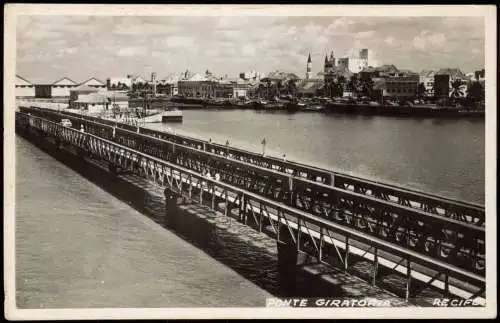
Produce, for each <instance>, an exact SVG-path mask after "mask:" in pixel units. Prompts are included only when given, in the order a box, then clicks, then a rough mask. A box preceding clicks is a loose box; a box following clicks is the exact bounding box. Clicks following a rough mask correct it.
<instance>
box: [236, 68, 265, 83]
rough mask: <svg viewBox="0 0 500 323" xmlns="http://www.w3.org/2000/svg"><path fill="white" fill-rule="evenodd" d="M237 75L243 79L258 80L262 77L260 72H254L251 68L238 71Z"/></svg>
mask: <svg viewBox="0 0 500 323" xmlns="http://www.w3.org/2000/svg"><path fill="white" fill-rule="evenodd" d="M239 76H240V79H243V80H246V81H249V80H253V81H259V80H260V79H261V77H262V74H261V73H260V72H256V71H254V70H251V71H248V72H244V73H240V75H239Z"/></svg>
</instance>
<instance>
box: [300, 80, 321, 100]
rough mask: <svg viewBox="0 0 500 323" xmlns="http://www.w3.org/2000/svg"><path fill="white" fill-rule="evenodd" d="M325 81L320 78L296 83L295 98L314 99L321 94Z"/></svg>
mask: <svg viewBox="0 0 500 323" xmlns="http://www.w3.org/2000/svg"><path fill="white" fill-rule="evenodd" d="M324 86H325V81H324V80H322V79H320V78H313V79H306V80H302V81H299V82H298V83H297V96H299V97H314V96H318V95H320V94H321V93H322V91H323V88H324Z"/></svg>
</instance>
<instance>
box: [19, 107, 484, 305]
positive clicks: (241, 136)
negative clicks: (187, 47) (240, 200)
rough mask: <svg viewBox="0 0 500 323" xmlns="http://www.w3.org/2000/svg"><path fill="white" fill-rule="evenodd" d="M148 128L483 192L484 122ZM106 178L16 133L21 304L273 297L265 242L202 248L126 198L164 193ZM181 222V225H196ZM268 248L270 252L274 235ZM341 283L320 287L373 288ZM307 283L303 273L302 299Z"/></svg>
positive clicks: (240, 114) (269, 118)
mask: <svg viewBox="0 0 500 323" xmlns="http://www.w3.org/2000/svg"><path fill="white" fill-rule="evenodd" d="M150 127H154V128H156V129H162V130H175V131H176V132H180V133H184V134H188V135H192V136H194V137H198V138H202V139H208V138H212V140H213V141H216V142H221V143H224V142H225V141H226V140H229V141H230V144H231V145H233V146H239V147H242V148H247V149H251V150H255V151H261V150H262V147H261V145H260V142H261V140H262V138H264V137H265V138H266V141H267V147H266V152H267V153H269V154H273V155H277V156H281V155H282V154H283V153H286V157H287V158H288V159H295V160H299V161H303V162H308V163H312V164H316V165H318V166H322V167H326V168H330V169H334V170H340V171H343V172H348V173H353V174H358V175H363V176H365V177H370V178H376V179H382V180H386V181H390V182H394V183H399V184H402V185H405V186H409V187H412V188H416V189H422V190H426V191H430V192H434V193H437V194H441V195H446V196H450V197H455V198H459V199H462V200H470V201H474V202H478V203H483V199H484V140H485V139H484V122H482V121H472V120H439V121H438V120H431V119H427V120H421V119H397V118H382V117H356V116H342V115H336V116H333V115H330V116H327V115H321V114H313V113H311V114H308V113H298V114H279V113H259V112H255V111H237V110H236V111H189V110H188V111H184V122H183V123H182V124H168V125H162V124H156V125H150ZM102 176H103V175H102V174H101V173H95V174H93V175H92V176H90V175H89V174H87V175H86V176H85V177H84V176H82V174H79V173H77V172H75V170H74V169H72V168H70V167H68V166H66V165H64V164H62V163H60V162H58V161H57V160H55V159H54V158H53V157H51V156H50V155H47V154H46V153H45V152H43V151H42V150H40V149H38V148H37V147H35V146H33V145H32V144H31V143H28V142H27V141H25V140H24V139H21V138H19V137H16V302H17V306H18V307H20V308H61V307H64V308H68V307H69V308H78V307H200V306H210V307H217V306H263V305H264V301H265V298H266V297H270V296H271V295H280V293H279V291H278V287H279V286H278V285H279V283H278V281H277V278H276V275H277V273H276V268H275V267H276V257H275V255H273V254H269V255H264V254H263V253H262V252H261V251H259V250H258V249H259V248H256V247H255V246H253V244H255V241H257V240H259V239H261V238H260V237H257V236H249V239H250V240H251V241H253V242H252V243H249V242H248V241H245V240H239V239H235V238H234V235H231V234H230V232H229V231H228V232H227V233H224V232H220V233H219V234H218V236H217V237H216V238H215V239H212V238H210V239H208V240H210V241H209V243H208V244H207V245H206V246H205V247H203V248H200V247H199V246H196V245H195V244H194V243H193V242H192V241H191V239H189V238H186V237H182V235H179V233H178V232H177V233H174V232H173V231H171V230H168V229H165V228H164V227H163V226H162V225H160V224H159V223H158V221H156V219H154V217H153V216H145V214H146V213H147V212H146V211H145V210H139V209H138V208H137V207H135V208H132V206H131V205H129V204H128V203H126V202H123V201H124V200H133V199H135V200H138V201H140V202H141V203H143V204H148V205H149V207H150V208H151V207H153V206H154V205H157V206H156V207H157V208H161V206H162V203H163V202H162V200H161V198H160V199H159V200H158V201H154V200H155V197H152V196H149V195H146V194H144V193H143V192H142V191H139V190H138V191H131V189H130V188H128V189H123V191H127V192H128V193H127V194H128V195H129V196H128V197H123V196H122V197H117V194H109V193H110V192H119V191H120V187H122V185H124V184H123V183H117V182H116V183H114V182H112V181H108V180H106V179H103V178H100V177H102ZM92 177H93V179H92V180H90V179H89V178H92ZM99 180H100V182H103V183H107V184H106V185H107V186H106V187H104V188H103V186H102V185H97V184H96V183H97V182H99ZM148 190H149V189H148ZM148 190H147V191H148ZM120 194H121V193H120ZM118 195H119V194H118ZM152 205H153V206H152ZM153 208H154V207H153ZM151 213H154V212H151ZM157 213H162V212H157ZM155 221H156V222H155ZM186 223H187V224H186V226H187V228H185V231H187V232H189V231H193V229H192V228H193V227H197V226H198V225H199V223H198V222H191V221H187V222H186ZM234 228H235V227H234V226H233V227H232V229H231V230H235V229H234ZM236 234H238V232H236ZM193 235H195V236H196V235H201V236H202V235H203V234H200V233H197V232H196V230H194V233H193ZM247 237H248V235H247ZM245 239H247V238H245ZM247 240H248V239H247ZM262 241H265V240H262ZM265 244H266V245H267V246H268V249H273V246H274V243H273V242H272V241H271V242H266V243H265ZM274 249H275V248H274ZM346 279H348V281H347V280H345V281H343V282H342V284H341V286H344V287H342V288H337V289H329V290H328V291H325V293H328V294H327V295H329V296H340V295H353V294H352V293H357V294H358V295H363V293H365V292H360V291H364V290H367V289H368V287H366V285H362V284H361V285H359V282H357V281H353V280H352V279H350V278H346ZM312 285H313V284H310V282H309V281H308V280H307V281H306V280H304V281H303V282H302V286H301V287H300V288H301V293H302V295H306V294H307V293H306V291H305V290H306V287H307V286H312ZM322 285H324V284H322ZM352 286H356V287H352ZM313 289H314V292H316V290H317V289H316V288H313V287H311V290H313ZM347 289H352V290H353V291H352V292H350V293H351V294H348V293H347V292H346V290H347ZM372 292H373V293H375V295H377V297H379V295H381V293H380V292H379V291H372ZM360 293H361V294H360ZM365 294H366V293H365ZM325 296H326V294H325Z"/></svg>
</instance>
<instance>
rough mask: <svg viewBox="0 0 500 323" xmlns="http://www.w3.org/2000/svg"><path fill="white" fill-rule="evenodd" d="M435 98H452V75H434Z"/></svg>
mask: <svg viewBox="0 0 500 323" xmlns="http://www.w3.org/2000/svg"><path fill="white" fill-rule="evenodd" d="M434 96H435V97H437V98H448V97H449V96H450V75H448V74H437V73H436V74H435V75H434Z"/></svg>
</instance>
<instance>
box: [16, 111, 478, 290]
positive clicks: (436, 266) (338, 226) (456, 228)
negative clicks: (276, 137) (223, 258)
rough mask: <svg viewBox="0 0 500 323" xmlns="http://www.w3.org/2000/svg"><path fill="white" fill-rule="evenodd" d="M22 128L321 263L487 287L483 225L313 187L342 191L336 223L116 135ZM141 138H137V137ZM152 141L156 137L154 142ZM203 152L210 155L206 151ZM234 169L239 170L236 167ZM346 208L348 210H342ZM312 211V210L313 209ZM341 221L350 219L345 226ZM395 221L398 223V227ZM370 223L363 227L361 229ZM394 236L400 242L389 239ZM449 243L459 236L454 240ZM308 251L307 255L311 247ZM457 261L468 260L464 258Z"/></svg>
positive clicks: (54, 126)
mask: <svg viewBox="0 0 500 323" xmlns="http://www.w3.org/2000/svg"><path fill="white" fill-rule="evenodd" d="M75 121H76V120H75ZM16 123H17V126H18V128H24V129H26V128H27V129H31V128H34V129H36V130H37V131H42V132H43V133H44V134H46V135H50V136H54V137H55V138H56V139H57V140H61V141H63V142H66V143H68V144H72V145H75V146H76V147H79V149H82V150H85V151H87V152H88V153H91V154H92V155H96V156H99V157H100V158H103V159H104V160H107V161H108V162H111V163H115V164H116V165H119V166H121V167H123V168H124V169H129V170H131V171H134V172H138V173H139V174H141V175H142V176H145V177H146V178H148V179H149V180H152V181H153V182H154V183H158V184H159V185H163V186H168V187H171V188H173V189H176V190H178V191H179V192H182V193H183V194H186V195H187V196H188V197H189V198H194V196H197V194H199V197H200V199H203V195H204V194H203V192H205V193H209V194H211V195H212V205H215V204H217V203H215V202H216V201H215V200H216V199H218V200H219V201H221V202H224V203H225V205H226V209H227V211H226V212H231V211H232V209H237V210H238V212H239V214H240V215H241V217H242V218H244V219H245V221H246V219H251V218H252V217H253V218H254V219H258V222H259V221H260V222H262V219H265V220H267V221H269V222H270V223H271V224H272V225H274V227H275V229H276V233H277V234H278V240H280V237H279V233H280V232H281V231H280V227H282V226H283V227H286V228H287V230H288V234H289V236H290V237H291V239H292V240H293V241H294V242H296V243H298V242H299V241H303V240H307V241H309V242H310V245H309V247H310V248H312V250H308V251H307V252H311V253H312V254H313V255H315V256H317V257H318V259H320V260H322V259H324V258H325V254H328V253H329V252H330V251H333V255H334V256H335V257H337V258H340V259H341V261H343V262H344V263H345V264H346V266H347V265H348V262H347V255H348V254H350V253H351V254H352V253H354V254H362V255H363V257H365V258H367V259H369V260H371V261H373V262H374V263H376V265H377V266H378V265H381V266H385V267H388V268H392V270H396V271H400V272H401V273H403V274H406V275H407V276H408V277H410V278H413V279H418V280H423V281H425V282H427V283H429V284H433V285H435V286H436V285H439V286H441V287H442V288H443V289H445V290H447V291H452V289H453V287H454V286H457V285H460V284H459V283H456V284H455V282H458V281H461V280H463V281H467V282H474V283H475V284H476V286H482V285H484V282H485V281H484V253H482V251H481V248H484V227H482V225H481V226H478V225H473V224H471V223H467V222H465V221H458V220H455V219H450V218H445V217H442V216H436V215H435V214H432V213H429V212H425V211H422V210H415V209H414V208H411V207H407V206H404V205H399V204H397V203H391V202H387V201H383V200H380V199H374V198H373V197H370V196H366V195H363V194H359V193H355V192H349V191H347V190H341V189H338V188H335V187H331V186H328V185H326V184H320V183H313V184H314V187H315V189H316V190H317V192H322V189H326V188H327V189H328V190H333V191H334V195H333V196H330V197H329V200H328V201H327V202H328V203H330V206H331V207H333V208H334V209H335V211H334V213H335V214H334V215H333V216H330V217H325V216H317V215H316V214H314V213H313V212H307V211H305V210H301V209H298V208H297V207H296V206H297V204H292V205H287V204H286V203H283V200H280V199H276V196H275V195H273V196H272V197H273V198H269V197H270V196H269V195H268V194H267V195H266V194H263V192H262V191H260V193H258V191H254V192H252V191H249V190H248V185H245V184H243V185H241V184H240V185H234V184H238V181H229V180H228V182H221V181H215V180H212V179H208V178H205V177H204V176H203V175H201V174H200V172H197V171H194V170H192V169H191V170H190V169H186V168H185V167H183V165H182V163H179V160H178V158H177V159H172V160H174V161H175V162H176V163H172V162H170V161H167V160H168V158H167V159H165V158H158V157H155V156H154V155H148V154H147V153H145V152H142V151H140V150H136V149H134V148H131V147H129V146H126V145H122V144H119V143H117V142H116V138H113V136H111V138H112V139H114V140H108V139H105V138H104V137H101V136H97V135H93V134H89V133H82V132H79V131H77V130H75V129H71V128H65V127H62V126H61V125H59V124H58V123H54V122H50V121H48V120H45V119H41V118H37V117H34V116H28V115H25V114H21V113H18V114H16ZM81 123H82V124H83V123H85V125H87V128H88V129H92V127H94V128H93V129H94V130H95V131H97V130H99V131H101V135H103V136H106V135H107V134H106V133H105V130H106V128H105V127H104V126H102V125H99V124H97V123H90V122H89V121H81ZM107 130H112V129H107ZM113 134H115V135H120V136H122V139H123V140H125V142H127V140H129V141H130V140H132V141H134V140H135V141H136V142H135V144H136V146H137V147H138V148H141V147H142V149H144V150H145V151H147V150H148V149H149V150H151V146H148V147H144V146H141V145H137V144H138V142H137V139H138V138H140V137H132V136H131V135H132V134H133V133H131V132H129V131H127V132H120V133H119V134H118V132H117V131H116V132H114V133H113ZM133 135H134V136H136V134H133ZM140 136H143V137H147V136H144V135H140ZM148 140H151V138H150V137H149V139H148ZM159 142H160V143H163V142H166V141H165V140H160V139H157V138H155V139H154V141H149V142H148V144H149V143H151V144H153V145H154V144H155V143H156V144H157V143H159ZM143 143H144V142H143ZM170 148H171V147H170ZM174 149H175V146H174ZM186 149H187V148H186ZM190 149H192V148H190ZM201 153H203V154H206V152H201ZM163 157H165V155H163ZM167 157H168V156H167ZM228 162H230V163H233V165H234V161H232V160H231V161H228ZM179 164H180V165H179ZM252 167H255V166H252ZM236 168H237V167H236ZM240 175H241V174H240ZM224 179H226V178H222V180H224ZM204 182H205V183H207V186H206V187H203V186H202V183H204ZM309 182H310V181H309ZM309 182H306V183H309ZM294 184H295V182H294ZM299 184H300V183H299ZM295 186H300V185H295ZM295 186H294V187H295ZM310 187H311V186H309V187H307V188H310ZM196 190H198V192H197V191H196ZM293 193H295V194H296V195H301V194H304V192H303V191H300V189H299V190H298V191H296V192H293ZM193 194H194V195H193ZM314 199H318V200H321V197H319V198H318V196H316V197H313V198H312V199H311V198H309V199H307V198H305V197H304V196H300V198H297V200H298V201H302V203H308V202H311V201H312V203H316V207H319V206H322V207H323V208H326V207H327V206H328V205H327V204H326V202H325V201H322V204H321V203H318V202H317V201H314ZM338 205H341V206H342V207H340V208H339V207H338ZM311 209H312V208H309V210H311ZM322 211H324V210H322ZM320 214H323V212H320ZM394 216H396V218H394ZM339 217H340V218H342V219H341V220H337V218H339ZM391 219H392V220H396V221H395V222H394V221H392V222H391ZM363 221H364V222H363ZM362 222H363V225H361V224H362ZM370 224H371V225H370ZM426 224H427V225H428V226H429V227H431V226H432V227H433V229H434V230H432V231H431V232H426V231H425V230H422V229H424V228H426V226H425V225H426ZM373 225H375V227H374V226H373ZM367 228H368V229H367ZM373 229H374V230H375V231H374V230H373ZM422 231H423V232H422ZM285 232H286V231H285ZM382 233H385V235H386V237H385V238H383V237H384V234H382ZM334 234H336V235H337V236H338V235H340V236H342V237H344V239H343V241H342V239H340V240H339V239H335V238H332V235H334ZM387 234H389V235H391V237H393V238H394V239H395V240H394V239H393V238H390V237H388V236H387ZM398 237H399V238H400V240H399V241H400V242H399V243H397V238H398ZM446 237H448V239H446ZM449 237H453V239H450V238H449ZM414 240H415V241H414ZM412 241H413V242H414V244H413V245H412V243H411V242H412ZM324 244H327V245H330V246H332V247H333V249H331V248H330V249H328V248H326V247H324V246H323V245H324ZM361 245H368V246H370V248H371V249H368V250H366V249H360V248H359V246H361ZM298 246H299V247H298V248H299V249H301V248H303V247H304V246H301V243H298ZM311 246H312V247H311ZM338 248H341V249H343V250H344V253H345V256H343V255H342V254H341V253H339V250H338ZM304 249H307V248H305V247H304ZM436 251H437V253H436ZM384 253H385V254H384ZM443 254H445V255H446V254H448V257H443ZM457 256H461V257H462V258H460V257H459V258H456V257H457ZM464 257H465V258H464ZM478 257H479V258H478ZM467 259H468V260H467ZM470 261H472V262H470ZM478 261H479V262H478ZM479 263H481V264H482V266H483V268H482V269H481V267H477V265H478V264H479ZM417 269H418V270H417ZM441 275H443V276H444V278H443V279H444V280H443V279H441V278H439V277H440V276H441ZM450 278H451V279H450ZM451 282H453V284H455V285H454V286H452V288H450V283H451ZM483 289H484V288H483V287H480V288H479V291H477V290H476V291H473V292H472V294H471V292H469V295H474V294H475V293H477V292H479V293H481V292H482V290H483Z"/></svg>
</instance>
